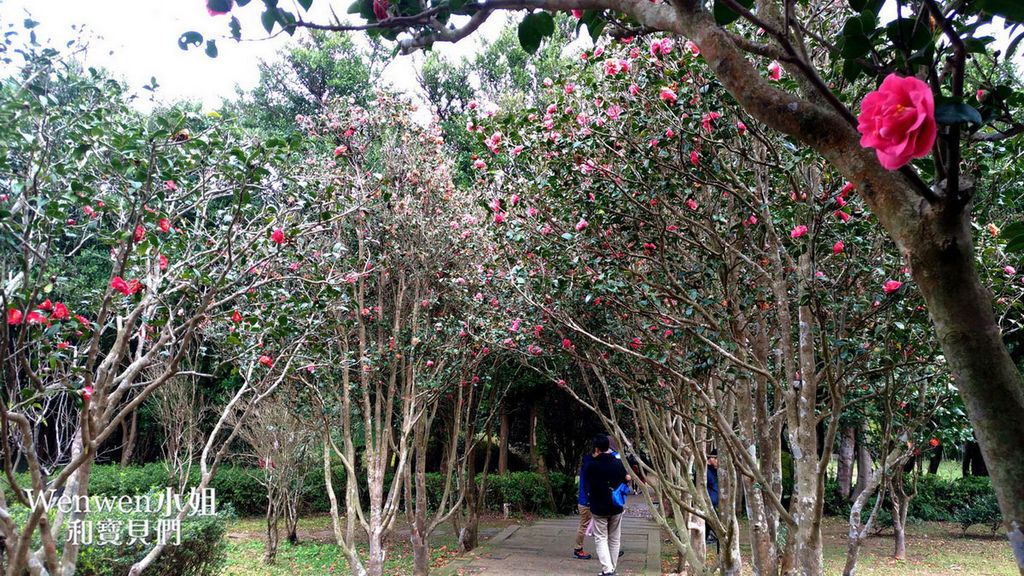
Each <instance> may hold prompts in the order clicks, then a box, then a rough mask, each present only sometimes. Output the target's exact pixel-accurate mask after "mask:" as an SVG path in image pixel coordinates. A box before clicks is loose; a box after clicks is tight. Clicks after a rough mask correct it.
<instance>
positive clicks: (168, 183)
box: [164, 180, 178, 192]
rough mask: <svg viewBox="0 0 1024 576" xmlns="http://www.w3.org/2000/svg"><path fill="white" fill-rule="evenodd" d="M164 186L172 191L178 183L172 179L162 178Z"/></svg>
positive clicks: (176, 187)
mask: <svg viewBox="0 0 1024 576" xmlns="http://www.w3.org/2000/svg"><path fill="white" fill-rule="evenodd" d="M164 188H166V189H168V190H170V191H172V192H173V191H174V190H177V189H178V185H177V184H175V183H174V180H164Z"/></svg>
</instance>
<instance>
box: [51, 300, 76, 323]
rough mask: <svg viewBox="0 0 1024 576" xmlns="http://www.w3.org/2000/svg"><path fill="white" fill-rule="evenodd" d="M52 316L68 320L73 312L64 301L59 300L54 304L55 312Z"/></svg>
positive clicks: (55, 318) (56, 318)
mask: <svg viewBox="0 0 1024 576" xmlns="http://www.w3.org/2000/svg"><path fill="white" fill-rule="evenodd" d="M50 318H53V319H54V320H67V319H68V318H71V312H70V311H68V307H67V306H65V305H64V303H63V302H57V303H56V304H54V306H53V314H50Z"/></svg>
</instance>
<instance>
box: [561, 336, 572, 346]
mask: <svg viewBox="0 0 1024 576" xmlns="http://www.w3.org/2000/svg"><path fill="white" fill-rule="evenodd" d="M571 346H572V342H570V341H569V339H568V338H566V339H564V340H562V347H563V348H569V347H571Z"/></svg>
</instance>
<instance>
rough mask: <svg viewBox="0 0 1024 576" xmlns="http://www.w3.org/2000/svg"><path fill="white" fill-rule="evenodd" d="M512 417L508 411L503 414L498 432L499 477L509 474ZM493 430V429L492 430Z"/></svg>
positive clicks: (503, 411)
mask: <svg viewBox="0 0 1024 576" xmlns="http://www.w3.org/2000/svg"><path fill="white" fill-rule="evenodd" d="M509 420H510V417H509V414H508V411H507V410H502V412H501V429H500V430H499V432H498V475H499V476H504V475H505V472H508V434H509V424H510V422H509ZM492 430H493V428H492Z"/></svg>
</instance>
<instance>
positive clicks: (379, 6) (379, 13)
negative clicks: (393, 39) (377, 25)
mask: <svg viewBox="0 0 1024 576" xmlns="http://www.w3.org/2000/svg"><path fill="white" fill-rule="evenodd" d="M373 15H374V16H375V17H376V18H377V20H378V21H380V20H387V19H388V0H373Z"/></svg>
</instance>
